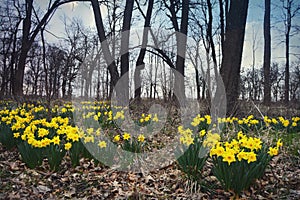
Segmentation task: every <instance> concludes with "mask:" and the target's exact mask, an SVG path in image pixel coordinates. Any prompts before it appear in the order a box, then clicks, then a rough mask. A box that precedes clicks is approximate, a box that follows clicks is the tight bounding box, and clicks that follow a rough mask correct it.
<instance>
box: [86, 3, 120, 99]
mask: <svg viewBox="0 0 300 200" xmlns="http://www.w3.org/2000/svg"><path fill="white" fill-rule="evenodd" d="M91 3H92V8H93V13H94V17H95V23H96V27H97V32H98V36H99V39H100V42H101V47H102V51H103V55H104V60H105V62H106V64H107V66H108V71H109V73H110V77H111V80H110V88H109V98H110V97H111V95H112V92H113V89H114V87H115V85H116V84H117V82H118V80H119V72H118V69H117V65H116V63H115V60H114V58H113V57H112V55H111V52H110V50H109V45H108V41H107V39H106V35H105V30H104V24H103V20H102V16H101V11H100V7H99V3H98V0H91Z"/></svg>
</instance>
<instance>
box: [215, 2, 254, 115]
mask: <svg viewBox="0 0 300 200" xmlns="http://www.w3.org/2000/svg"><path fill="white" fill-rule="evenodd" d="M248 4H249V0H244V1H235V0H231V1H230V7H229V11H228V16H227V18H226V29H225V40H224V48H225V49H226V51H224V52H223V53H224V54H223V58H222V64H221V70H220V72H221V76H222V78H223V82H224V85H225V90H226V99H227V109H228V113H230V114H232V113H234V111H235V106H236V103H237V99H238V88H239V81H240V69H241V59H242V52H243V43H244V35H245V25H246V18H247V11H248Z"/></svg>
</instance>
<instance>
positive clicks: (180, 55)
mask: <svg viewBox="0 0 300 200" xmlns="http://www.w3.org/2000/svg"><path fill="white" fill-rule="evenodd" d="M188 16H189V0H183V1H182V13H181V22H180V30H179V32H177V33H176V42H177V56H176V71H177V73H175V88H174V90H175V95H176V99H177V101H179V102H176V103H177V104H178V103H179V104H180V105H181V103H183V102H180V101H185V86H184V76H185V73H184V68H185V54H186V43H187V32H188V21H189V18H188Z"/></svg>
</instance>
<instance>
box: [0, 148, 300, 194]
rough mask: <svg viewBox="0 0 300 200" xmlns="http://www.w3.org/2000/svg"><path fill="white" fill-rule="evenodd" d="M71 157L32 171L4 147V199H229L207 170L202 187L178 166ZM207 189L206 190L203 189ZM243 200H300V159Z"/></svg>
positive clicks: (287, 161)
mask: <svg viewBox="0 0 300 200" xmlns="http://www.w3.org/2000/svg"><path fill="white" fill-rule="evenodd" d="M68 163H70V161H69V160H68V157H66V158H65V159H64V161H63V164H62V167H61V170H59V171H58V172H51V171H49V166H48V164H47V161H45V162H44V164H43V165H42V166H41V167H39V168H37V169H29V168H27V167H26V165H25V164H24V163H23V162H22V161H21V160H20V155H19V153H18V152H17V150H10V151H7V150H6V149H5V148H4V147H3V146H2V145H0V199H229V198H230V197H231V195H232V194H230V193H229V192H226V191H224V190H222V188H221V186H220V185H219V183H218V182H217V180H216V178H215V177H214V176H212V175H211V173H210V168H209V165H208V167H206V168H205V169H204V172H203V175H204V179H203V184H201V185H202V187H199V186H198V187H197V186H195V184H193V183H191V182H189V181H188V180H187V179H186V177H185V175H184V174H183V173H182V172H181V171H180V170H179V169H178V167H177V165H176V164H175V163H173V164H171V165H170V166H168V167H165V168H163V169H160V170H156V171H154V172H150V173H148V174H141V173H130V172H122V171H116V170H112V169H109V168H107V167H104V166H101V165H100V164H98V165H97V166H95V165H94V163H93V162H92V161H88V160H84V159H82V160H81V163H80V165H79V166H77V167H75V168H73V167H71V166H70V164H68ZM203 186H206V187H203ZM242 198H243V199H300V158H299V155H298V156H291V155H288V154H286V153H284V152H283V153H281V154H280V155H279V156H278V157H276V158H275V159H273V160H272V162H271V163H270V166H269V167H268V168H267V170H266V173H265V175H264V177H263V178H262V179H261V180H258V181H256V183H255V184H254V185H253V187H251V188H250V190H248V191H247V192H244V193H243V194H242Z"/></svg>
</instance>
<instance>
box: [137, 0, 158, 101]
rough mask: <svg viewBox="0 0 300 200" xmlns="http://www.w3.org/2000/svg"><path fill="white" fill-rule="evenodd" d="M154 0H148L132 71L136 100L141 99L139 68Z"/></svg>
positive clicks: (143, 66)
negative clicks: (137, 54) (137, 53)
mask: <svg viewBox="0 0 300 200" xmlns="http://www.w3.org/2000/svg"><path fill="white" fill-rule="evenodd" d="M153 4H154V0H149V2H148V8H147V13H146V17H145V24H144V30H143V40H142V48H141V50H140V53H139V56H138V58H137V61H136V68H135V71H134V98H135V99H136V100H139V99H141V94H142V88H141V70H143V69H144V68H145V63H144V59H145V55H146V46H147V43H148V34H149V28H150V21H151V15H152V10H153Z"/></svg>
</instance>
